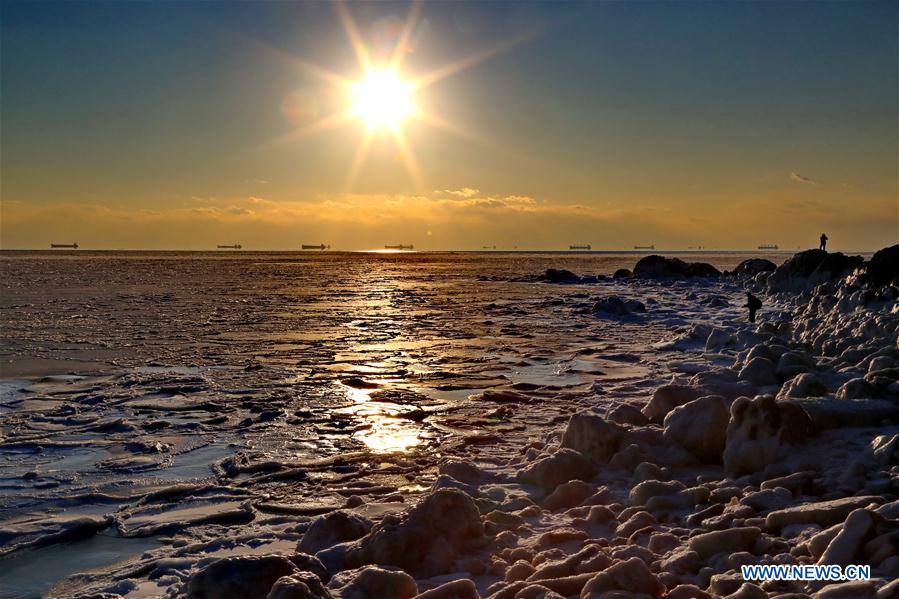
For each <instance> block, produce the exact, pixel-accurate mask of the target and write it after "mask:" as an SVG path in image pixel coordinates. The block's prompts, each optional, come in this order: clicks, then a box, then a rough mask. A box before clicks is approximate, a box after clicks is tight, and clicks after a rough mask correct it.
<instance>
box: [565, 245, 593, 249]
mask: <svg viewBox="0 0 899 599" xmlns="http://www.w3.org/2000/svg"><path fill="white" fill-rule="evenodd" d="M568 249H569V250H590V249H592V248H591V247H590V244H589V243H588V244H587V245H569V246H568Z"/></svg>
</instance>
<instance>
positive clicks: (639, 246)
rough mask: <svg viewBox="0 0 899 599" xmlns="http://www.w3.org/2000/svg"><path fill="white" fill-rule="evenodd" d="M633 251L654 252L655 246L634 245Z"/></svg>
mask: <svg viewBox="0 0 899 599" xmlns="http://www.w3.org/2000/svg"><path fill="white" fill-rule="evenodd" d="M634 249H635V250H654V249H656V246H654V245H635V246H634Z"/></svg>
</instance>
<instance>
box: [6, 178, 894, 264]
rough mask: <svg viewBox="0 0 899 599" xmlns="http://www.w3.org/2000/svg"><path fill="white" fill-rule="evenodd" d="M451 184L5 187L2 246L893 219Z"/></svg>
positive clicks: (624, 234) (538, 244)
mask: <svg viewBox="0 0 899 599" xmlns="http://www.w3.org/2000/svg"><path fill="white" fill-rule="evenodd" d="M450 191H460V192H462V193H447V192H446V190H438V191H433V192H430V193H424V194H403V193H399V194H361V193H358V194H349V193H347V194H332V195H322V196H320V197H317V198H310V199H307V200H294V199H284V198H278V197H276V196H275V197H270V196H262V195H257V196H242V197H230V198H224V197H222V198H194V199H190V198H187V201H185V202H184V203H181V204H170V205H158V206H154V207H153V209H144V208H131V207H128V206H125V205H103V204H77V203H66V202H58V203H49V202H48V203H44V202H41V203H37V202H23V201H15V200H8V201H7V200H5V199H4V202H3V211H2V220H0V225H2V239H3V246H4V247H44V246H45V245H46V244H48V243H50V242H51V241H53V240H54V239H55V238H59V239H75V240H77V241H78V242H79V243H80V244H82V246H83V247H131V248H134V247H137V248H140V247H145V248H153V247H157V248H195V249H202V248H214V247H215V245H216V244H217V243H222V241H223V240H225V241H228V242H229V243H232V242H234V241H235V240H236V241H239V242H241V243H242V244H244V247H253V248H260V249H262V248H282V249H286V248H295V247H298V245H299V244H300V243H301V242H307V241H315V242H317V243H320V242H327V243H328V244H330V245H331V246H332V247H335V248H341V249H367V248H373V247H382V246H383V244H384V243H386V242H388V241H390V242H391V243H396V242H397V241H396V240H402V241H403V242H404V243H414V244H416V247H422V248H424V249H427V248H429V247H430V248H435V249H438V248H441V249H442V248H466V247H468V248H480V247H482V245H494V244H497V245H509V246H512V245H517V246H519V247H522V248H524V247H530V248H552V247H568V244H570V243H571V242H572V240H585V241H589V242H591V243H593V245H594V247H608V248H615V247H619V248H620V247H630V246H632V245H633V244H634V243H637V242H641V243H643V242H645V240H649V241H651V242H652V243H654V244H655V245H656V246H662V247H665V246H667V247H686V246H688V245H697V244H701V245H706V246H710V247H713V246H714V245H716V244H717V245H719V246H720V247H754V246H755V245H757V244H758V243H760V242H761V241H763V240H769V239H770V240H775V241H778V242H782V244H783V245H787V243H790V240H793V241H792V243H795V244H803V243H805V242H806V240H812V241H814V240H816V239H817V236H818V235H819V234H820V231H821V230H827V231H828V233H829V234H830V233H831V231H833V235H832V236H833V237H834V238H835V239H836V238H837V235H839V238H840V239H841V240H845V243H846V244H847V245H852V244H856V247H859V248H863V247H869V246H870V247H874V246H873V244H875V243H879V245H884V244H885V242H886V241H889V240H890V239H894V238H895V227H896V223H897V221H896V219H897V213H896V205H895V198H893V197H889V198H887V197H862V196H859V197H858V200H859V201H858V205H859V206H860V208H859V209H858V210H855V211H853V212H852V213H851V214H847V213H846V211H845V210H841V209H840V207H841V206H843V205H844V203H845V201H846V192H845V190H840V191H839V192H836V191H833V193H831V192H829V191H828V189H825V188H821V189H820V190H819V191H818V192H816V193H814V197H797V196H802V195H803V194H798V193H797V192H796V191H795V190H793V191H787V190H782V191H778V192H771V193H770V194H768V195H753V196H751V197H749V196H747V197H744V198H741V199H740V200H739V201H738V205H737V207H738V209H736V210H734V209H732V206H728V207H726V208H725V207H723V206H722V207H720V208H716V207H712V208H708V209H705V210H703V211H702V212H696V211H693V212H691V211H690V210H689V209H686V208H683V207H675V206H674V205H671V206H657V205H653V204H647V203H644V202H638V201H627V202H623V201H617V202H616V201H612V200H609V201H603V202H599V201H593V202H587V201H585V202H578V203H575V202H555V201H551V200H544V199H539V198H535V197H532V196H529V195H514V194H488V193H482V192H480V191H477V190H476V188H474V187H468V188H464V187H463V188H459V189H457V190H450ZM735 201H737V200H735ZM861 207H863V208H861ZM862 231H863V232H864V233H861V232H862ZM429 232H430V233H429ZM880 240H885V241H884V242H883V243H881V242H880Z"/></svg>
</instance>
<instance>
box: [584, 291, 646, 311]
mask: <svg viewBox="0 0 899 599" xmlns="http://www.w3.org/2000/svg"><path fill="white" fill-rule="evenodd" d="M591 311H592V312H593V314H598V315H600V316H602V315H612V316H628V315H631V314H636V313H638V312H646V306H645V305H644V304H643V302H641V301H638V300H633V299H631V300H624V299H621V298H620V297H618V296H617V295H610V296H609V297H603V298H600V299H598V300H596V303H595V304H593V308H592V310H591Z"/></svg>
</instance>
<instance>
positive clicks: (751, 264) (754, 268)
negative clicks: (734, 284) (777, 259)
mask: <svg viewBox="0 0 899 599" xmlns="http://www.w3.org/2000/svg"><path fill="white" fill-rule="evenodd" d="M775 270H777V265H776V264H774V262H771V261H770V260H765V259H764V258H749V259H748V260H743V261H742V262H740V263H739V264H737V267H736V268H734V269H733V270H732V271H731V272H730V274H731V275H732V276H734V277H752V276H755V275H757V274H759V273H760V272H774V271H775Z"/></svg>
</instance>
